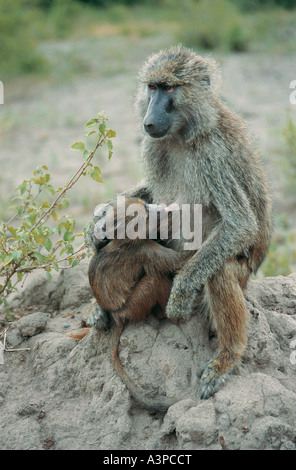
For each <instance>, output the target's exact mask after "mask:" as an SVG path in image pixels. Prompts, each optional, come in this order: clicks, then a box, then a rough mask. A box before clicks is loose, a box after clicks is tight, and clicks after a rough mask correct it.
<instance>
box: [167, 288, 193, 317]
mask: <svg viewBox="0 0 296 470" xmlns="http://www.w3.org/2000/svg"><path fill="white" fill-rule="evenodd" d="M193 303H194V296H193V292H191V290H190V289H189V288H188V286H186V284H185V282H184V281H183V282H182V281H178V280H177V279H176V280H175V282H174V284H173V288H172V291H171V294H170V298H169V301H168V304H167V308H166V314H167V317H168V318H170V319H171V320H178V319H181V320H188V319H189V318H190V316H191V313H192V308H193Z"/></svg>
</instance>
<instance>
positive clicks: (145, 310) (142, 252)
mask: <svg viewBox="0 0 296 470" xmlns="http://www.w3.org/2000/svg"><path fill="white" fill-rule="evenodd" d="M132 204H136V206H132ZM130 208H132V209H133V208H134V209H135V210H136V212H137V213H138V215H137V228H138V230H137V232H136V234H135V238H133V239H131V238H128V236H127V231H128V224H129V223H130V222H131V221H132V217H131V215H126V214H127V212H126V210H127V209H130ZM103 209H104V212H105V214H106V215H105V218H104V227H103V228H104V229H106V227H108V222H111V218H112V219H113V217H114V237H115V238H114V239H109V240H108V237H109V235H110V234H109V233H108V230H107V232H106V235H105V238H104V240H103V242H104V243H105V246H103V247H102V246H101V249H100V251H98V250H96V243H98V242H99V240H96V238H94V239H92V240H91V244H92V245H93V243H94V245H93V247H94V249H95V254H94V256H93V258H92V260H91V262H90V266H89V281H90V285H91V288H92V291H93V294H94V296H95V298H96V301H97V303H98V306H99V307H100V308H99V307H97V310H96V311H95V314H94V318H93V319H94V323H95V324H96V326H100V327H101V328H102V327H105V328H106V327H108V326H110V325H111V326H112V333H111V353H112V362H113V365H114V368H115V370H116V371H117V372H118V374H119V376H120V377H121V379H122V380H123V382H124V383H125V385H126V386H127V388H128V390H129V391H130V393H131V395H132V396H133V397H134V398H135V399H136V400H137V401H138V402H139V403H140V404H141V405H142V406H144V407H145V408H147V409H149V410H151V411H165V410H166V409H167V408H168V407H169V406H170V405H172V404H173V403H174V402H175V401H176V399H173V398H165V399H163V401H162V402H160V401H156V400H151V399H148V398H146V397H145V396H144V395H143V394H141V392H140V391H139V390H138V388H137V387H136V385H135V384H134V383H133V382H132V380H131V379H130V377H129V376H128V375H127V373H126V372H125V371H124V369H123V367H122V365H121V362H120V359H119V356H118V346H119V341H120V336H121V333H122V331H123V327H124V323H125V321H126V320H130V321H137V320H144V319H145V318H146V317H147V316H148V315H149V313H150V312H151V311H153V313H154V314H155V315H157V316H158V317H159V318H164V317H165V308H166V305H167V301H168V298H169V295H170V291H171V286H172V280H173V276H174V274H175V273H176V272H177V270H178V269H179V268H180V267H181V264H182V259H183V258H184V255H182V254H181V253H178V252H176V251H174V250H172V249H170V248H167V247H164V246H162V245H161V243H159V241H160V240H157V239H155V240H154V239H148V236H149V217H148V213H149V216H151V214H152V212H153V211H157V213H158V215H159V217H158V230H156V231H155V232H156V234H157V233H159V223H160V218H161V215H162V212H165V211H166V209H164V207H163V206H156V205H148V204H145V203H144V201H142V200H140V199H138V198H134V199H133V198H125V200H121V201H120V200H119V202H118V204H117V205H116V206H114V207H113V206H112V205H109V206H108V204H106V205H105V207H103ZM156 220H157V219H156ZM122 229H123V232H122ZM120 232H121V235H120ZM122 234H123V236H124V237H125V238H122V239H121V238H120V237H121V236H122ZM112 235H113V234H112ZM183 264H184V262H183Z"/></svg>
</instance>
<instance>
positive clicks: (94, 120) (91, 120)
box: [85, 118, 99, 127]
mask: <svg viewBox="0 0 296 470" xmlns="http://www.w3.org/2000/svg"><path fill="white" fill-rule="evenodd" d="M98 122H99V120H98V119H96V118H94V119H90V120H89V121H88V122H87V123H86V124H85V127H91V126H94V125H95V124H97V123H98Z"/></svg>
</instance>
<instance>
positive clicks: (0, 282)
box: [0, 113, 116, 318]
mask: <svg viewBox="0 0 296 470" xmlns="http://www.w3.org/2000/svg"><path fill="white" fill-rule="evenodd" d="M86 128H87V130H88V132H87V134H86V136H90V135H94V136H95V137H96V144H95V145H94V147H93V148H91V149H88V148H87V147H86V145H85V143H84V142H75V143H74V144H73V145H72V146H71V149H72V150H76V151H81V152H82V156H83V163H82V164H81V165H80V167H79V168H78V169H77V171H76V172H75V173H74V175H73V176H72V178H71V179H70V180H69V181H68V182H67V183H66V184H65V185H64V186H63V187H60V188H54V186H53V185H52V183H51V175H50V173H49V171H48V168H47V166H46V165H42V166H39V167H37V168H36V170H35V171H34V173H33V176H32V178H30V179H27V180H24V181H23V182H22V183H21V184H20V185H19V186H18V187H17V188H16V190H17V191H18V194H17V195H16V196H14V197H13V198H12V202H13V203H14V204H13V205H12V206H11V207H10V209H11V210H14V211H15V214H14V215H13V217H12V218H11V219H10V220H9V221H8V222H4V221H0V306H1V305H4V310H5V312H6V313H7V314H8V315H9V316H10V317H11V318H12V315H11V312H10V310H9V304H8V300H7V298H8V296H9V295H10V294H11V293H12V292H15V291H16V290H17V287H16V286H17V284H18V283H19V282H21V281H23V279H24V276H25V275H27V274H28V273H30V272H32V271H33V270H35V269H43V270H45V272H46V274H47V277H48V279H50V278H51V271H52V269H54V270H55V271H59V270H60V269H67V268H72V267H74V266H76V265H77V264H78V263H79V262H80V260H81V259H83V258H85V256H86V255H87V253H88V249H87V246H86V244H85V240H84V233H85V232H84V233H74V228H75V223H76V222H75V220H74V219H73V218H71V217H69V216H68V215H67V214H65V213H64V211H65V210H66V209H68V207H69V205H70V200H69V198H68V197H66V196H67V193H68V191H69V190H70V189H71V188H72V187H73V186H74V185H75V184H76V183H77V181H78V180H79V179H80V178H81V176H86V175H90V176H91V178H93V179H94V180H95V181H97V182H99V183H103V182H104V181H103V179H102V177H101V170H100V168H99V167H98V166H95V165H94V163H93V159H94V156H95V153H96V151H97V150H98V148H99V147H102V146H103V145H105V146H106V147H107V151H108V158H109V159H110V158H111V156H112V151H113V144H112V140H111V139H112V138H114V137H115V136H116V133H115V131H113V130H112V129H109V128H107V118H106V116H105V115H104V114H103V113H99V114H98V115H97V117H95V118H93V119H91V120H89V121H88V122H87V124H86ZM89 129H90V130H89ZM51 199H53V201H52V202H51ZM79 238H82V242H80V244H78V247H77V246H75V243H76V241H77V239H79Z"/></svg>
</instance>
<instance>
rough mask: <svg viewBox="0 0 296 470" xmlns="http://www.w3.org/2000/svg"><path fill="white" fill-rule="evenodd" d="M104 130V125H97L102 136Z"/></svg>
mask: <svg viewBox="0 0 296 470" xmlns="http://www.w3.org/2000/svg"><path fill="white" fill-rule="evenodd" d="M105 130H106V124H105V123H104V122H103V123H102V124H100V125H99V131H100V133H101V134H104V133H105Z"/></svg>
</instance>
